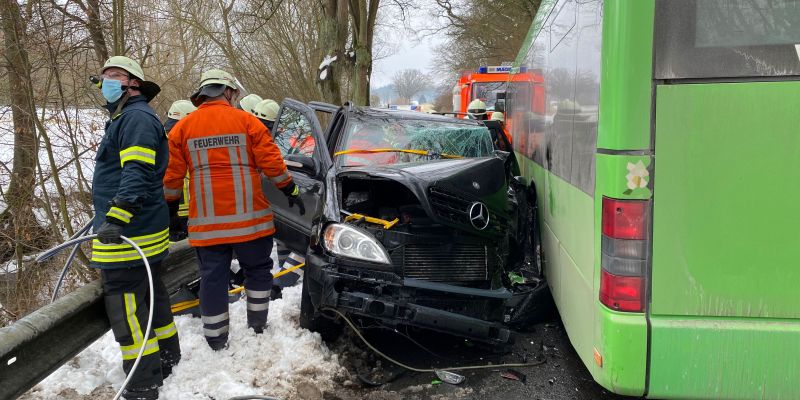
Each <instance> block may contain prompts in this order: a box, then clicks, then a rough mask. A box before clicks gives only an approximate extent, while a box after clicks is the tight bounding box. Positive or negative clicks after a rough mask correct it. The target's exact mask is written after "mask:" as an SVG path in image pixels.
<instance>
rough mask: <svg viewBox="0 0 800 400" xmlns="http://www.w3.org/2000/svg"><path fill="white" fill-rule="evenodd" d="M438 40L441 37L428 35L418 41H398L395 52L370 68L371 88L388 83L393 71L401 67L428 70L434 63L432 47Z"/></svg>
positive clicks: (401, 68) (390, 80)
mask: <svg viewBox="0 0 800 400" xmlns="http://www.w3.org/2000/svg"><path fill="white" fill-rule="evenodd" d="M440 41H441V38H438V37H428V38H426V39H424V40H422V41H421V42H419V43H417V41H414V40H409V41H402V42H400V45H399V48H398V50H397V53H395V54H394V55H392V56H389V57H387V58H384V59H381V60H378V61H377V62H375V65H374V66H373V69H372V81H371V86H372V88H379V87H381V86H384V85H388V84H390V83H391V82H392V76H393V75H394V74H395V72H397V71H400V70H403V69H419V70H420V71H426V70H430V69H431V67H432V66H433V65H434V63H435V52H434V47H436V45H437V44H439V42H440Z"/></svg>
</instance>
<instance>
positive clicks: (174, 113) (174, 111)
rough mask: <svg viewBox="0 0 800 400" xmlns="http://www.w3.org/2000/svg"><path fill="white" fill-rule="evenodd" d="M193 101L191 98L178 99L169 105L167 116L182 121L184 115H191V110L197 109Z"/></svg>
mask: <svg viewBox="0 0 800 400" xmlns="http://www.w3.org/2000/svg"><path fill="white" fill-rule="evenodd" d="M196 109H197V107H195V106H194V105H193V104H192V102H191V101H189V100H178V101H176V102H174V103H172V105H171V106H170V107H169V111H168V112H167V117H168V118H172V119H174V120H176V121H180V120H181V119H182V118H183V117H185V116H187V115H189V113H190V112H192V111H194V110H196Z"/></svg>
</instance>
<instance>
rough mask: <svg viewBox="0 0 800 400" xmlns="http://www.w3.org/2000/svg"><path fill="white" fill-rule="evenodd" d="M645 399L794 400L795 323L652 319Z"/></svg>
mask: <svg viewBox="0 0 800 400" xmlns="http://www.w3.org/2000/svg"><path fill="white" fill-rule="evenodd" d="M650 322H651V324H652V348H651V351H650V360H651V361H650V390H649V397H653V398H669V399H770V400H784V399H785V400H790V399H799V398H800V384H798V381H797V376H798V375H797V374H798V371H800V357H798V355H799V354H800V322H798V321H797V320H778V319H766V318H711V317H672V316H653V317H651V319H650Z"/></svg>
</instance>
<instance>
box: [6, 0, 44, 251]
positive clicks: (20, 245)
mask: <svg viewBox="0 0 800 400" xmlns="http://www.w3.org/2000/svg"><path fill="white" fill-rule="evenodd" d="M0 17H2V25H3V36H4V40H5V55H4V58H3V61H4V64H5V68H6V70H7V71H8V80H9V89H10V92H11V93H10V101H11V112H12V119H13V124H14V163H13V167H12V170H11V182H10V184H9V188H8V192H6V196H5V200H6V203H7V207H6V209H5V210H3V211H2V213H0V230H2V231H3V232H4V235H5V236H7V237H6V238H4V239H5V240H3V244H2V245H0V246H2V250H0V251H2V253H3V254H0V259H7V258H8V256H9V255H10V254H9V253H11V254H13V255H14V258H15V259H16V260H17V265H19V266H21V265H22V255H23V254H24V253H25V252H28V251H30V250H31V249H32V248H34V247H35V246H34V243H36V242H38V241H39V240H40V238H39V237H38V236H39V235H40V234H41V229H40V227H39V226H38V224H37V223H36V218H35V215H34V214H33V207H32V205H33V203H34V201H33V200H34V187H35V185H34V184H35V176H34V173H35V171H36V159H37V156H36V154H37V151H38V145H37V141H36V125H35V116H34V113H35V108H34V102H33V85H32V83H31V64H30V61H29V59H28V52H27V50H26V48H25V23H26V19H25V18H24V17H23V14H22V12H21V10H20V8H19V4H18V3H17V1H16V0H2V1H0ZM36 228H39V229H36ZM9 234H10V235H9ZM9 236H10V237H9ZM9 239H10V240H9Z"/></svg>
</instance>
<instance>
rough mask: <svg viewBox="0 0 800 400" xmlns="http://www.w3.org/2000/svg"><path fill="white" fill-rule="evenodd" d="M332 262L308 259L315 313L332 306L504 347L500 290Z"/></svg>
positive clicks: (506, 333)
mask: <svg viewBox="0 0 800 400" xmlns="http://www.w3.org/2000/svg"><path fill="white" fill-rule="evenodd" d="M335 261H336V260H335V259H332V258H328V257H320V256H315V255H309V257H308V258H307V259H306V273H305V276H306V279H310V282H309V286H308V287H309V288H310V290H309V296H310V299H311V301H312V303H313V304H314V306H315V308H316V309H317V310H321V309H324V308H335V309H337V310H339V311H341V312H343V313H345V314H350V315H356V316H363V317H369V318H372V319H375V320H378V321H381V322H382V323H384V324H387V325H390V326H396V325H408V326H413V327H419V328H425V329H430V330H434V331H439V332H445V333H449V334H454V335H458V336H462V337H466V338H470V339H473V340H477V341H482V342H488V343H496V344H499V343H506V342H508V341H509V338H510V336H511V330H510V329H509V328H508V327H506V326H505V325H504V324H502V323H500V322H499V321H501V320H503V319H507V318H508V316H507V315H505V313H506V312H507V306H506V303H507V302H508V301H509V300H511V299H512V293H511V292H509V291H508V290H506V289H505V288H501V289H497V290H488V289H476V288H470V287H463V286H455V285H448V284H444V283H438V282H429V281H424V280H418V279H409V278H406V279H403V278H401V277H399V276H397V275H396V274H394V273H392V272H389V271H386V272H384V271H378V270H370V269H364V268H358V267H350V266H343V265H338V264H336V263H335Z"/></svg>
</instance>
